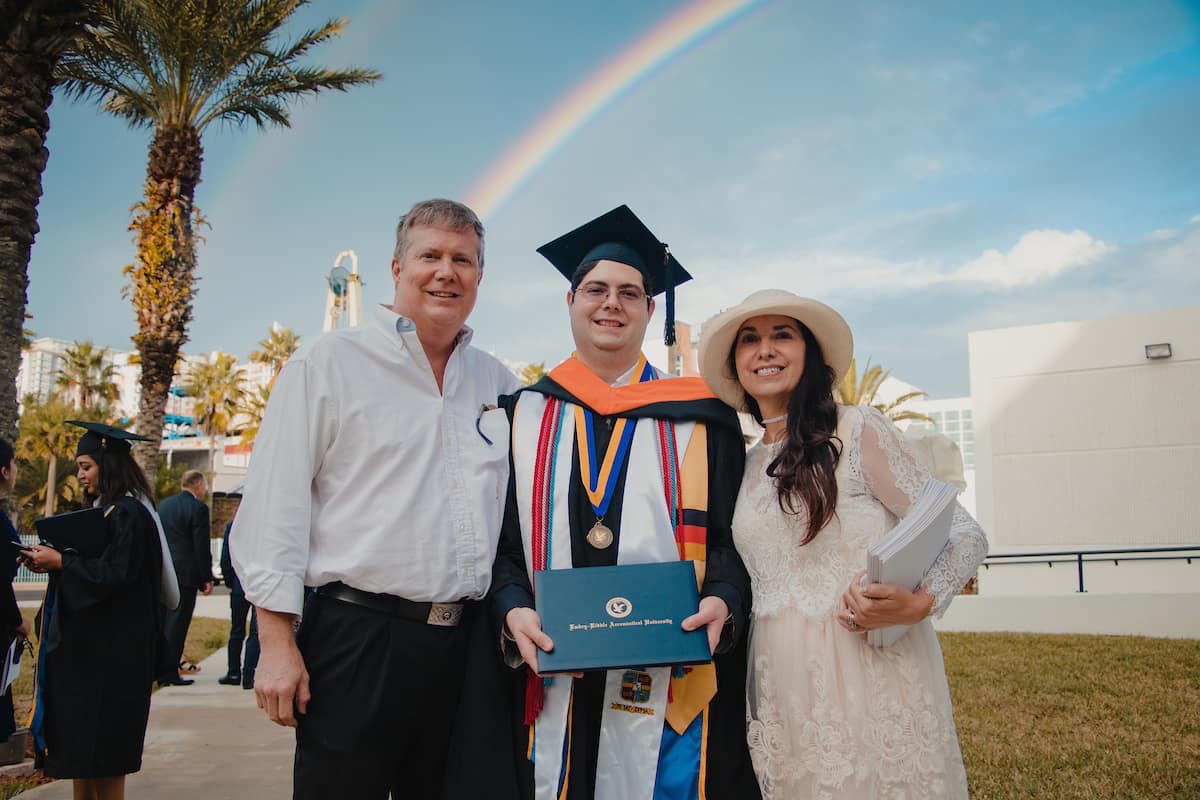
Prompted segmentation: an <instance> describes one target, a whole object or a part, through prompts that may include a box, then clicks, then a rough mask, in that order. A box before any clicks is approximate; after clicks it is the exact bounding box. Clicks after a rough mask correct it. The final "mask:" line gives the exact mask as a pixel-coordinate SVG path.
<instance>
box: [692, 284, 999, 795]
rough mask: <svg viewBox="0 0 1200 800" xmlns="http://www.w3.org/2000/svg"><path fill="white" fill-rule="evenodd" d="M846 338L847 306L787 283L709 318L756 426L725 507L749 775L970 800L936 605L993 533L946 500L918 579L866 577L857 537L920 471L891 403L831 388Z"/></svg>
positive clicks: (773, 790)
mask: <svg viewBox="0 0 1200 800" xmlns="http://www.w3.org/2000/svg"><path fill="white" fill-rule="evenodd" d="M852 352H853V337H852V335H851V333H850V327H849V326H848V325H847V324H846V321H845V320H844V319H842V317H841V315H840V314H838V313H837V312H836V311H834V310H833V309H832V308H830V307H829V306H826V305H824V304H822V303H819V302H817V301H815V300H810V299H808V298H803V297H798V296H796V295H794V294H792V293H791V292H786V291H782V290H766V291H761V292H755V293H754V294H752V295H750V296H749V297H747V298H746V299H745V300H744V301H743V302H742V303H741V304H740V305H738V306H735V307H733V308H731V309H728V310H726V311H723V312H721V313H720V314H717V315H716V316H715V317H713V318H712V319H710V320H708V322H706V323H705V324H704V326H703V328H702V334H701V341H700V363H701V370H700V371H701V372H702V373H703V375H704V378H705V380H706V381H707V383H708V385H709V388H711V389H712V390H713V392H714V393H715V394H716V395H717V396H718V397H720V398H721V399H722V400H724V401H725V402H726V403H728V404H729V405H731V406H733V407H734V408H736V409H738V410H739V411H746V412H749V413H750V414H751V415H752V416H753V417H754V418H755V420H757V421H758V422H759V424H761V425H762V426H763V428H764V434H763V440H762V442H761V443H760V444H758V445H756V446H755V447H754V448H752V449H751V450H750V452H749V453H748V454H747V456H746V472H745V477H744V479H743V482H742V487H741V492H740V493H739V495H738V500H737V508H736V511H735V513H734V518H733V533H734V542H735V544H736V545H737V549H738V551H739V553H740V554H741V556H742V558H743V559H744V560H745V562H746V567H747V569H748V570H749V571H750V578H751V585H752V587H753V597H754V616H753V620H752V623H751V634H750V637H751V638H750V670H749V688H748V692H749V717H750V722H749V732H748V735H749V739H750V751H751V754H752V756H753V758H754V767H755V772H756V773H757V775H758V779H759V783H760V784H761V786H762V790H763V797H764V798H768V799H769V798H789V799H790V798H797V797H821V798H827V799H828V800H834V799H835V798H873V797H903V798H919V797H929V798H951V797H955V798H957V797H961V798H965V797H966V796H967V781H966V773H965V772H964V770H963V764H962V755H961V754H960V752H959V748H958V738H957V735H956V733H955V730H954V717H953V712H952V710H951V705H950V693H949V690H948V688H947V685H946V676H945V672H944V669H943V665H942V654H941V650H940V649H939V647H938V642H937V636H936V635H935V634H934V631H933V627H932V625H931V624H930V622H929V619H928V618H929V616H930V615H931V614H940V613H942V612H943V611H945V609H946V607H947V606H948V605H949V603H950V601H951V599H952V598H953V597H954V595H955V594H957V593H958V591H959V589H960V588H961V587H962V586H963V584H965V583H966V582H967V580H968V579H969V578H970V577H971V576H972V575H974V573H975V570H976V568H977V567H978V565H979V564H980V562H982V560H983V558H984V556H985V555H986V554H987V541H986V539H985V538H984V535H983V531H982V530H981V529H980V528H979V525H978V524H977V523H976V522H975V521H974V520H973V519H971V517H970V516H969V515H968V514H967V513H966V512H965V511H964V510H963V509H962V508H961V507H956V508H955V511H954V522H953V526H952V530H951V533H950V542H949V544H948V545H947V546H946V549H945V550H944V551H943V552H942V554H941V556H939V558H938V560H937V561H936V563H935V564H934V565H933V567H932V568H931V569H930V571H929V573H928V574H927V575H926V577H925V579H924V580H923V581H922V583H921V586H920V587H919V588H918V589H917V590H916V591H915V592H910V591H908V590H906V589H905V588H904V587H901V586H895V585H889V584H867V585H866V586H861V585H860V579H861V577H862V574H863V570H864V567H865V566H866V553H867V548H869V547H870V546H871V544H873V543H874V542H876V541H877V540H878V539H879V538H880V537H881V536H882V535H883V534H885V533H886V532H887V531H888V530H890V529H891V528H892V527H893V526H894V525H895V523H896V521H897V519H898V518H899V517H902V516H903V515H904V514H905V513H906V512H907V510H908V507H909V505H910V504H911V502H912V501H913V500H914V499H915V498H916V496H917V494H918V492H919V491H920V489H921V486H922V484H923V483H924V481H925V478H926V477H927V475H928V473H927V472H926V471H925V470H924V468H923V467H921V466H919V465H918V462H917V461H916V460H915V459H914V457H913V455H912V453H911V451H909V450H908V449H907V447H906V446H905V445H904V444H903V443H902V441H901V438H900V435H899V431H898V430H897V429H896V427H895V426H894V425H893V424H892V423H891V421H890V420H888V419H887V418H886V417H884V416H883V414H881V413H880V412H879V411H877V410H875V409H873V408H870V407H867V406H839V405H837V404H836V403H835V402H834V399H833V387H834V386H835V385H836V384H837V382H838V381H839V380H841V377H842V375H843V374H844V373H845V371H846V369H847V368H848V367H849V364H850V357H851V354H852ZM956 506H957V504H956ZM897 624H904V625H911V626H912V627H911V629H910V630H909V631H908V632H907V633H906V634H905V635H904V636H903V637H902V638H901V639H900V640H899V641H897V642H895V643H894V644H892V645H891V646H889V647H885V648H874V647H872V646H870V645H869V644H868V643H867V641H866V639H867V637H866V633H867V631H869V630H872V629H875V628H881V627H886V626H889V625H897Z"/></svg>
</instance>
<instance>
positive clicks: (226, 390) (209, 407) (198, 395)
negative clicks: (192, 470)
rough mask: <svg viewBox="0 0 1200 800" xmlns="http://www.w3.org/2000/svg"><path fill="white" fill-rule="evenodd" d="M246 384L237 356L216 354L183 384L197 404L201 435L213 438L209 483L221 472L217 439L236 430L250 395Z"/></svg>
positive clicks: (194, 414) (195, 410)
mask: <svg viewBox="0 0 1200 800" xmlns="http://www.w3.org/2000/svg"><path fill="white" fill-rule="evenodd" d="M245 382H246V378H245V376H244V375H243V374H242V368H241V367H239V366H238V363H237V356H231V355H228V354H226V353H213V354H212V357H211V358H209V359H207V360H205V361H201V362H198V363H196V364H194V365H193V366H192V368H191V369H190V370H189V371H188V374H187V378H186V380H185V382H184V384H183V387H182V388H183V391H184V392H186V393H187V396H188V397H191V398H193V399H194V400H195V405H194V406H193V407H192V419H194V420H195V421H196V425H197V427H199V428H200V432H201V433H203V434H204V435H205V436H207V437H209V447H210V459H209V462H210V463H209V482H211V481H212V477H213V474H214V473H216V471H217V436H218V435H219V436H221V437H224V436H225V435H226V434H228V433H229V429H230V428H232V427H233V420H234V417H235V416H237V414H238V412H239V411H240V410H241V407H242V398H243V397H244V396H245V394H246V389H245V385H244V384H245Z"/></svg>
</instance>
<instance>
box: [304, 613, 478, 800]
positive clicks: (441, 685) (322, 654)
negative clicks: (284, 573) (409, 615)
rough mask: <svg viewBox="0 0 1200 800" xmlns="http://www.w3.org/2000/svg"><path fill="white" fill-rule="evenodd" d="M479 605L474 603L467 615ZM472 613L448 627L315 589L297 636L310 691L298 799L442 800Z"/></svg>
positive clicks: (305, 716) (461, 686) (305, 720)
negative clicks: (403, 617)
mask: <svg viewBox="0 0 1200 800" xmlns="http://www.w3.org/2000/svg"><path fill="white" fill-rule="evenodd" d="M476 612H477V604H469V605H468V607H467V609H466V612H465V615H464V616H467V615H473V614H475V613H476ZM467 623H468V621H467V620H466V619H464V622H463V624H462V625H461V626H459V627H456V628H443V627H438V626H433V625H426V624H425V623H423V622H415V621H411V620H407V619H402V618H400V617H396V616H392V615H390V614H386V613H383V612H380V611H375V610H372V609H369V608H364V607H362V606H358V605H354V604H351V603H346V602H343V601H340V600H333V599H330V598H328V597H325V596H322V595H320V594H314V595H312V596H311V597H310V598H309V599H308V601H307V602H306V603H305V606H304V621H303V623H302V624H301V626H300V631H299V633H298V634H297V644H298V645H299V647H300V652H301V654H302V655H303V656H304V663H305V666H306V667H307V669H308V677H309V687H310V689H311V691H312V700H311V701H310V702H309V704H308V711H307V713H306V714H304V715H302V716H300V717H299V726H298V728H297V729H296V759H295V764H294V772H293V779H294V783H293V790H292V797H293V798H294V800H317V799H318V798H338V800H342V798H345V799H346V800H385V799H386V798H387V796H388V793H389V792H391V794H392V796H393V797H394V798H405V800H410V799H411V800H425V799H428V800H437V798H438V797H439V794H440V791H441V785H442V778H443V772H444V770H445V764H446V756H447V750H448V748H449V740H450V733H451V730H452V727H453V723H454V719H455V715H456V713H457V710H458V704H459V698H460V695H461V693H462V688H463V674H464V669H465V655H466V641H467V637H466V631H467V630H468V628H469V625H468V624H467Z"/></svg>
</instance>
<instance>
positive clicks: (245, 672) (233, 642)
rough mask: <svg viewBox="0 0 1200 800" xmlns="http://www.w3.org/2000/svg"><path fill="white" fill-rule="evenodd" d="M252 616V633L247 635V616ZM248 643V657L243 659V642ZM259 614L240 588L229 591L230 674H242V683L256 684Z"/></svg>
mask: <svg viewBox="0 0 1200 800" xmlns="http://www.w3.org/2000/svg"><path fill="white" fill-rule="evenodd" d="M247 617H249V618H250V635H249V636H247V635H246V618H247ZM243 642H244V643H245V645H246V659H245V661H244V662H243V660H242V644H243ZM258 653H259V645H258V615H257V614H256V613H255V611H254V606H252V605H250V601H249V600H247V599H246V595H245V593H244V592H242V590H241V589H240V588H238V589H232V588H231V590H230V592H229V646H228V648H226V654H227V655H228V661H229V671H228V674H230V675H240V676H241V677H242V685H243V686H246V687H250V686H253V685H254V670H255V668H256V667H257V666H258Z"/></svg>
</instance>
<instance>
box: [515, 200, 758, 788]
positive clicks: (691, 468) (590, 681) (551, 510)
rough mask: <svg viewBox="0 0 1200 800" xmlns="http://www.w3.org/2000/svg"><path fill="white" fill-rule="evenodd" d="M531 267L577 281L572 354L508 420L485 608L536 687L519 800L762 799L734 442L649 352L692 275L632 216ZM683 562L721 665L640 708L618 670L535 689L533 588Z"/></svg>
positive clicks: (606, 219) (526, 708) (664, 680)
mask: <svg viewBox="0 0 1200 800" xmlns="http://www.w3.org/2000/svg"><path fill="white" fill-rule="evenodd" d="M538 252H540V253H541V254H542V255H544V256H545V257H546V258H547V259H548V260H549V261H550V262H551V263H552V264H554V266H555V267H556V268H557V269H558V271H559V272H561V273H562V274H563V276H564V277H566V278H567V279H568V280H570V282H571V288H570V291H568V292H567V297H566V299H567V310H568V313H569V314H570V318H571V331H572V334H573V336H574V340H575V348H576V351H575V354H574V355H573V356H572V357H571V358H569V359H567V360H566V361H564V362H563V363H562V364H560V365H559V366H557V367H555V368H554V369H553V370H552V371H551V372H550V373H549V375H548V376H547V377H545V378H543V379H542V380H541V381H539V382H538V383H536V384H534V385H533V386H532V387H529V388H528V389H526V390H524V391H522V392H521V393H520V394H519V395H517V396H516V398H515V400H514V401H513V403H511V404H510V408H511V413H512V415H513V433H512V480H511V481H510V483H509V496H508V505H507V508H506V511H505V520H504V526H503V528H502V534H501V542H500V549H499V552H498V555H497V561H496V568H495V571H494V573H493V591H492V601H493V611H494V613H496V615H497V617H498V618H499V619H500V620H503V622H504V623H505V626H506V627H505V629H504V638H503V640H502V643H503V646H504V647H505V649H506V656H507V657H508V658H509V659H510V663H511V664H513V665H520V664H523V665H524V666H523V667H522V669H524V670H526V671H527V677H526V680H524V681H522V682H521V683H522V689H523V691H521V692H520V695H521V696H520V698H519V702H518V705H519V706H520V708H521V711H520V712H519V715H520V716H521V717H522V719H520V720H518V721H519V722H523V723H524V724H523V725H522V726H521V727H520V730H519V732H518V736H517V748H518V750H519V752H520V754H521V762H522V767H521V770H522V773H523V774H522V782H523V786H522V791H523V793H524V795H525V796H526V797H537V798H544V797H555V798H558V797H562V796H564V795H565V797H566V798H569V799H571V800H580V799H588V798H593V797H594V798H599V799H600V800H616V798H621V799H622V800H626V799H627V798H646V800H649V798H651V797H653V798H655V799H656V800H671V799H672V798H695V797H703V796H708V797H713V798H739V800H742V799H745V798H757V797H758V796H759V793H758V787H757V785H756V783H755V778H754V773H753V770H752V767H751V762H750V757H749V753H748V750H747V747H746V739H745V719H746V717H745V713H746V712H745V679H746V662H745V658H746V653H745V637H744V633H745V630H746V619H747V613H748V612H749V607H750V588H749V580H748V576H747V574H746V570H745V568H744V566H743V565H742V562H741V559H740V558H739V557H738V555H737V553H736V552H735V551H734V549H733V543H732V537H731V532H730V520H731V518H732V515H733V503H734V499H735V497H736V494H737V486H738V483H739V481H740V480H741V471H742V464H743V461H744V452H745V448H744V445H743V442H742V437H741V431H740V428H739V427H738V422H737V418H736V416H735V415H734V414H733V413H732V412H731V411H730V409H728V408H727V407H725V406H724V405H723V404H722V403H720V402H719V401H717V400H715V399H714V397H713V395H712V394H711V392H709V391H708V389H707V388H706V387H705V386H704V384H703V382H701V381H700V380H699V379H694V378H678V379H665V378H667V376H665V375H664V374H663V373H662V372H661V371H659V370H658V369H656V368H654V367H653V366H651V365H650V364H648V363H647V361H646V358H645V356H644V355H643V354H642V352H641V347H642V341H643V339H644V338H645V333H646V327H647V325H648V324H649V321H650V317H651V315H652V314H653V312H654V307H655V301H654V299H653V298H654V296H655V295H656V294H658V293H661V292H663V291H666V292H667V293H668V294H667V328H668V339H669V340H671V339H673V330H672V328H673V320H672V316H673V314H672V305H673V300H674V298H673V294H672V292H673V289H674V287H675V286H676V285H678V284H679V283H682V282H684V281H686V280H688V279H689V278H690V277H691V276H690V275H688V274H687V272H685V271H684V269H683V267H682V266H681V265H680V264H679V262H678V261H676V260H675V258H674V256H672V255H671V254H670V252H669V250H668V249H667V247H666V246H665V245H664V244H662V243H661V242H659V240H658V239H657V238H656V237H655V236H654V235H653V234H652V233H651V232H650V231H649V230H648V229H647V228H646V226H645V225H643V224H642V222H641V221H640V220H639V219H638V218H637V217H636V216H634V214H633V212H631V211H630V210H629V208H628V207H626V206H621V207H619V208H617V209H614V210H613V211H611V212H609V213H607V214H604V215H603V216H601V217H599V218H597V219H595V220H593V221H592V222H589V223H588V224H586V225H584V226H582V227H580V228H578V229H576V230H574V231H572V232H571V233H569V234H567V235H565V236H563V237H561V238H559V239H556V240H555V241H553V242H551V243H549V244H547V245H545V246H543V247H542V248H540V249H539V251H538ZM668 343H670V341H669V342H668ZM543 510H545V511H544V513H543ZM547 554H549V555H547ZM675 559H686V560H694V561H695V562H697V573H698V575H701V576H703V577H702V580H701V583H700V596H701V600H700V604H699V608H698V609H696V612H695V613H694V614H692V615H691V616H689V617H688V618H687V619H685V620H684V621H683V627H684V628H685V629H687V630H695V629H698V628H706V629H707V633H708V638H709V644H710V647H711V648H712V649H713V651H714V652H715V658H714V660H713V663H711V664H705V665H702V666H698V667H695V668H687V669H683V668H674V669H673V668H671V667H662V668H654V669H648V670H644V671H643V672H644V673H645V676H644V677H641V678H640V681H641V685H642V686H643V687H645V686H647V685H648V686H649V689H650V691H649V693H648V694H649V696H648V698H647V699H646V701H645V702H644V703H643V702H640V701H633V702H629V701H627V698H626V699H622V698H620V697H619V695H620V692H621V679H622V672H623V670H612V671H608V672H604V671H596V672H588V673H584V674H583V675H582V676H581V677H576V678H572V677H570V676H558V677H554V678H553V679H551V680H549V681H546V680H544V679H543V677H542V676H540V675H539V674H538V672H537V669H538V655H539V654H540V653H541V652H543V651H549V650H551V649H552V648H553V642H552V641H551V640H550V639H549V637H548V636H546V634H545V633H544V632H543V631H542V630H541V623H540V619H539V617H538V615H537V613H536V612H535V611H534V597H533V587H532V583H531V580H530V576H531V575H533V573H534V572H535V571H538V570H544V569H564V568H587V567H594V566H610V565H617V564H636V563H647V562H661V561H669V560H675ZM634 705H636V706H637V707H636V708H631V706H634Z"/></svg>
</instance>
